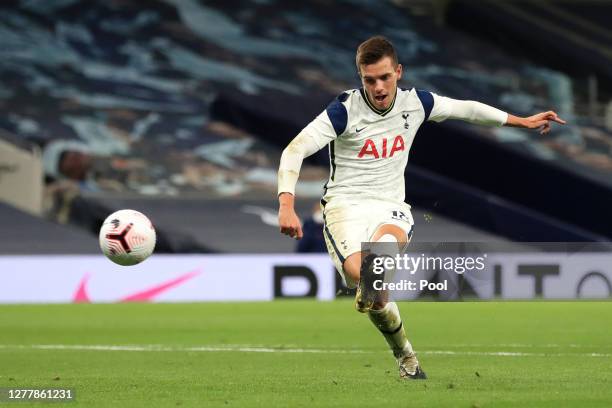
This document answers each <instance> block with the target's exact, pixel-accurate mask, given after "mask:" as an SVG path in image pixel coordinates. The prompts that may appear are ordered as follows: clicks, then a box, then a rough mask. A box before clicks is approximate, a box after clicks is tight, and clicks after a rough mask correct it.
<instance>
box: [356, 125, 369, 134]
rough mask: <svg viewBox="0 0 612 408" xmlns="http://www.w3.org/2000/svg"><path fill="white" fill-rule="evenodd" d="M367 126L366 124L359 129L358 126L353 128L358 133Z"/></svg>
mask: <svg viewBox="0 0 612 408" xmlns="http://www.w3.org/2000/svg"><path fill="white" fill-rule="evenodd" d="M365 128H367V126H364V127H362V128H361V129H359V128H358V127H356V128H355V133H359V132H361V131H362V130H363V129H365Z"/></svg>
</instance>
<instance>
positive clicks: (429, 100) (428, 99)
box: [416, 89, 434, 121]
mask: <svg viewBox="0 0 612 408" xmlns="http://www.w3.org/2000/svg"><path fill="white" fill-rule="evenodd" d="M416 93H417V96H418V97H419V99H420V101H421V105H423V109H424V110H425V121H427V119H429V115H430V114H431V110H432V109H433V104H434V100H433V95H432V94H431V92H427V91H422V90H420V89H417V90H416Z"/></svg>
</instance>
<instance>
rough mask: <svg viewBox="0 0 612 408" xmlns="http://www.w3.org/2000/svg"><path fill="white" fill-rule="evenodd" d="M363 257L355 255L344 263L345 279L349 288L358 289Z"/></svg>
mask: <svg viewBox="0 0 612 408" xmlns="http://www.w3.org/2000/svg"><path fill="white" fill-rule="evenodd" d="M360 265H361V255H360V254H353V255H351V256H349V257H348V258H347V259H346V261H344V265H343V268H344V278H345V279H346V284H347V286H348V287H349V288H355V287H357V284H358V283H359V277H360Z"/></svg>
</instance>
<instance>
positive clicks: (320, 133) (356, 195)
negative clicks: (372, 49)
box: [303, 88, 450, 203]
mask: <svg viewBox="0 0 612 408" xmlns="http://www.w3.org/2000/svg"><path fill="white" fill-rule="evenodd" d="M446 100H447V98H444V97H440V96H438V95H435V94H433V93H430V92H426V91H421V90H416V89H414V88H413V89H410V90H404V89H401V88H397V94H396V97H395V100H394V101H393V102H392V104H391V105H390V106H389V108H388V109H387V110H385V111H378V110H377V109H376V108H374V106H372V105H371V104H370V102H369V100H368V99H367V97H366V95H365V91H364V90H363V89H352V90H349V91H346V92H344V93H342V94H341V95H340V96H338V97H337V98H336V99H335V100H334V101H332V102H331V103H330V104H329V106H328V107H327V109H325V111H323V112H322V113H321V114H320V115H319V116H317V117H316V118H315V119H314V120H313V121H312V122H310V123H309V124H308V125H307V126H306V128H305V129H304V130H303V133H305V134H307V135H309V136H311V137H312V138H313V139H314V141H315V142H316V143H317V145H318V147H319V148H323V147H324V146H325V145H327V144H329V157H330V167H331V168H330V175H329V180H328V181H327V183H326V184H325V192H324V194H323V201H324V202H331V201H334V202H336V201H338V200H343V201H345V200H347V201H356V200H358V199H367V198H374V199H377V200H385V201H389V202H394V203H400V202H404V199H405V193H404V170H405V168H406V164H407V163H408V155H409V152H410V147H411V146H412V142H413V140H414V137H415V135H416V133H417V131H418V130H419V127H420V126H421V124H422V123H423V122H424V121H426V120H433V121H436V122H440V121H442V120H444V119H446V118H447V117H448V116H449V114H450V110H449V107H448V106H445V102H446Z"/></svg>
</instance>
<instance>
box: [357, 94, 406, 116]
mask: <svg viewBox="0 0 612 408" xmlns="http://www.w3.org/2000/svg"><path fill="white" fill-rule="evenodd" d="M359 91H360V92H361V96H363V99H364V100H365V103H366V105H368V107H369V108H370V109H372V110H373V111H374V113H377V114H379V115H382V116H384V115H386V114H387V113H389V112H390V111H391V109H393V106H394V105H395V98H396V97H397V87H395V93H394V94H393V99H392V100H391V103H390V104H389V106H388V107H387V108H386V109H378V108H377V107H376V105H374V103H372V101H371V100H370V98H369V96H368V93H367V92H366V91H365V89H363V88H361V89H360V90H359Z"/></svg>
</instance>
